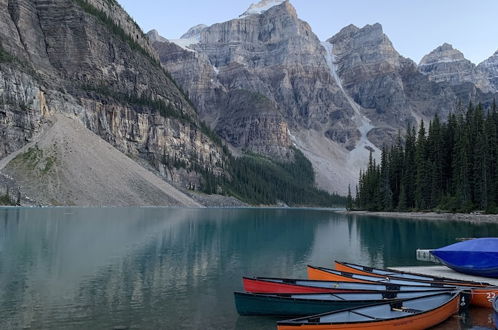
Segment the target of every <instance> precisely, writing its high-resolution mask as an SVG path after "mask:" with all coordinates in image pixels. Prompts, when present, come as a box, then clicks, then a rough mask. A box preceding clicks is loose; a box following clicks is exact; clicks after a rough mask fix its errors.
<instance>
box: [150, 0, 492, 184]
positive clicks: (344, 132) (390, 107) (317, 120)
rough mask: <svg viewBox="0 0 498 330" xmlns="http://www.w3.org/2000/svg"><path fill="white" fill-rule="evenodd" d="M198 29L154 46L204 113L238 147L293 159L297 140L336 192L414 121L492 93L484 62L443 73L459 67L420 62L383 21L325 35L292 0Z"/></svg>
mask: <svg viewBox="0 0 498 330" xmlns="http://www.w3.org/2000/svg"><path fill="white" fill-rule="evenodd" d="M192 31H195V37H194V34H192V33H191V32H190V33H187V34H186V35H184V36H183V37H182V38H183V39H182V40H183V41H181V42H178V41H173V43H167V42H162V43H161V42H159V43H158V42H155V43H154V47H155V48H156V50H158V52H159V54H160V60H161V63H162V64H163V65H164V66H165V67H166V68H167V70H168V71H170V72H171V74H172V75H173V77H174V78H175V79H176V80H177V81H178V82H179V84H180V85H181V86H182V88H183V89H184V90H186V91H187V92H188V94H189V96H190V98H191V99H192V100H193V102H194V104H195V105H196V107H197V109H198V110H199V114H200V116H201V118H203V119H204V120H205V121H206V122H207V123H209V125H210V126H211V127H212V128H213V129H214V130H215V131H216V132H217V133H218V134H219V135H220V136H221V137H222V138H223V139H225V140H226V141H227V142H228V143H230V144H231V145H232V146H233V147H234V148H235V149H236V150H251V151H254V152H258V153H263V154H265V155H268V156H271V157H279V158H282V157H283V158H284V159H285V155H286V150H288V148H289V147H290V146H291V145H293V146H295V147H297V148H298V149H299V150H301V151H302V152H303V153H304V154H305V155H306V156H307V157H308V158H309V159H310V160H311V161H312V163H313V166H314V168H315V171H316V173H317V183H318V184H319V186H320V187H321V188H324V189H327V190H329V191H340V192H342V193H345V192H346V189H347V185H348V183H353V182H355V181H356V178H357V175H358V173H359V170H360V169H361V168H364V167H365V165H366V162H367V160H368V156H369V153H370V151H374V157H376V158H378V157H380V148H381V147H382V145H384V144H386V143H387V144H389V143H392V142H393V141H395V138H396V137H397V135H398V134H399V131H400V130H401V131H403V130H404V129H406V127H407V125H409V124H410V125H417V124H418V123H420V121H422V120H427V119H429V118H432V117H433V116H434V114H435V113H436V112H437V113H438V114H439V115H440V117H442V118H443V119H444V118H445V117H446V116H447V115H448V114H449V113H450V111H454V110H455V107H456V106H457V104H459V103H462V104H465V103H467V102H469V101H474V102H478V101H482V102H485V103H486V102H487V103H490V102H491V101H492V99H493V94H492V93H491V91H493V90H492V89H491V88H488V89H486V88H485V87H486V86H488V87H489V86H490V85H489V84H487V83H486V81H487V80H486V79H483V78H484V76H483V75H482V74H481V73H479V74H478V70H477V68H475V66H473V67H471V70H470V71H471V73H472V74H464V73H461V74H460V73H459V74H457V75H455V77H453V76H451V75H449V72H448V74H446V75H445V74H444V72H445V71H444V70H452V67H448V68H446V67H437V66H435V65H433V66H427V65H422V66H418V65H417V64H416V63H414V62H413V61H412V60H410V59H407V58H404V57H403V56H401V55H400V54H399V53H398V52H397V51H396V49H394V47H393V45H392V43H391V41H390V40H389V38H388V37H387V36H386V35H385V34H384V33H383V30H382V26H381V25H380V24H374V25H367V26H365V27H363V28H358V27H356V26H354V25H350V26H348V27H345V28H344V29H343V30H341V31H340V32H339V33H337V34H336V35H334V36H333V37H332V38H330V39H329V40H327V42H320V40H319V39H318V38H317V37H316V35H315V34H314V33H313V31H312V30H311V28H310V27H309V25H308V24H307V23H306V22H303V21H301V20H300V19H299V17H298V14H297V12H296V10H295V8H294V7H293V6H292V4H291V3H290V2H289V1H260V2H259V3H255V4H253V5H251V6H250V7H249V9H248V10H247V11H246V12H244V13H243V14H242V15H241V16H240V17H239V18H237V19H233V20H230V21H227V22H223V23H219V24H214V25H212V26H209V27H206V26H202V27H201V28H194V29H192ZM187 37H189V38H190V39H188V38H187ZM174 43H176V44H178V46H179V47H177V46H175V45H174ZM457 55H458V54H457ZM437 56H444V54H443V55H441V54H433V56H432V57H433V58H436V57H437ZM428 59H429V58H427V59H426V62H427V63H428V62H429V60H428ZM427 63H423V64H427ZM465 63H466V62H465ZM433 64H434V63H433ZM423 69H425V70H423ZM456 69H458V68H456ZM473 72H475V74H473ZM436 77H437V78H436ZM476 77H477V78H476ZM478 78H479V79H478ZM241 91H244V92H243V93H242V92H241ZM251 94H252V95H254V99H251V98H248V95H251ZM231 95H236V97H237V98H241V99H245V101H244V102H243V104H241V103H240V102H239V103H235V104H234V103H233V102H230V101H229V100H233V97H230V96H231ZM241 95H245V96H244V97H241ZM258 95H259V98H260V99H267V100H268V101H267V102H262V103H261V102H258V101H257V100H258V97H257V96H258ZM241 115H242V116H241ZM286 130H287V133H285V131H286ZM286 136H287V137H286ZM289 142H291V143H289Z"/></svg>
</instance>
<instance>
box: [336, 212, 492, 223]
mask: <svg viewBox="0 0 498 330" xmlns="http://www.w3.org/2000/svg"><path fill="white" fill-rule="evenodd" d="M339 213H341V214H348V215H358V216H373V217H382V218H402V219H419V220H448V221H464V222H473V223H483V222H489V223H498V215H497V214H479V213H471V214H467V213H436V212H369V211H339Z"/></svg>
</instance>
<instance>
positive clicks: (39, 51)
mask: <svg viewBox="0 0 498 330" xmlns="http://www.w3.org/2000/svg"><path fill="white" fill-rule="evenodd" d="M0 47H1V48H0V100H1V102H0V134H1V135H2V139H1V140H0V158H2V157H4V156H6V155H7V154H9V153H11V152H13V151H15V150H17V149H19V148H20V147H22V146H23V145H25V144H27V143H28V142H29V141H31V140H32V139H33V138H34V136H36V135H37V134H38V133H40V132H39V130H40V127H41V125H42V123H43V122H44V121H50V120H51V117H52V116H53V115H54V113H65V114H69V115H71V116H75V117H77V118H78V119H79V120H80V121H81V122H82V123H83V124H84V125H85V126H86V127H87V128H88V129H90V130H91V131H93V132H94V133H96V134H97V135H99V136H100V137H102V138H103V139H104V140H106V141H108V142H110V143H111V144H112V145H113V146H114V147H116V148H117V149H118V150H120V151H121V152H123V153H125V154H127V155H129V156H130V157H134V158H136V159H142V160H145V161H147V162H148V163H150V164H151V165H152V166H153V167H154V168H155V169H156V170H159V171H162V173H163V174H164V175H165V176H169V177H170V178H176V179H177V181H178V182H182V183H185V182H184V179H183V178H181V177H179V176H178V175H177V173H176V172H175V171H174V170H170V168H173V167H172V166H168V164H165V163H167V162H166V161H165V160H172V159H174V160H175V161H176V162H181V163H183V164H185V166H186V167H190V166H191V165H192V164H194V163H195V164H197V165H200V166H201V167H205V168H208V169H209V170H211V171H213V172H215V173H221V171H222V169H221V166H222V163H223V161H224V160H223V154H222V151H221V148H220V147H219V146H217V145H216V144H215V143H214V142H213V141H211V140H210V139H209V138H208V137H207V135H206V134H205V133H204V132H203V130H202V129H200V122H199V120H198V118H197V114H196V112H195V110H194V109H193V107H192V106H191V105H190V103H189V101H188V100H187V99H186V98H185V97H184V95H183V94H182V92H181V91H180V90H179V89H178V88H177V87H176V85H175V83H174V82H173V81H172V80H171V79H170V78H169V77H168V74H167V73H166V72H165V71H164V70H163V69H162V68H161V66H160V64H159V62H158V56H157V54H156V52H155V51H154V50H153V49H152V47H151V46H150V44H149V41H148V39H147V38H146V37H145V36H144V35H143V33H142V32H141V31H140V29H139V28H138V27H137V25H136V24H135V23H134V22H133V21H132V20H131V19H130V17H129V16H128V15H127V14H126V13H125V12H124V11H123V10H122V9H121V8H120V7H119V5H118V4H117V2H115V1H114V0H0Z"/></svg>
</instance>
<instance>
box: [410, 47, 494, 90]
mask: <svg viewBox="0 0 498 330" xmlns="http://www.w3.org/2000/svg"><path fill="white" fill-rule="evenodd" d="M419 70H420V72H422V73H423V74H425V75H427V76H428V77H429V79H430V80H431V81H435V82H447V83H449V84H450V85H452V86H457V85H460V84H462V83H464V82H471V83H473V84H474V85H475V86H476V87H477V88H479V89H481V90H482V91H483V92H490V91H492V90H493V88H492V86H491V84H490V83H489V80H488V79H487V77H486V76H485V75H484V74H483V73H482V72H481V71H480V70H478V69H477V67H476V65H475V64H473V63H472V62H470V61H469V60H467V59H466V58H465V57H464V55H463V54H462V53H461V52H460V51H459V50H457V49H454V48H453V46H451V45H450V44H447V43H445V44H443V45H442V46H439V47H438V48H436V49H435V50H434V51H432V52H431V53H430V54H428V55H426V56H424V57H423V58H422V60H421V62H420V64H419Z"/></svg>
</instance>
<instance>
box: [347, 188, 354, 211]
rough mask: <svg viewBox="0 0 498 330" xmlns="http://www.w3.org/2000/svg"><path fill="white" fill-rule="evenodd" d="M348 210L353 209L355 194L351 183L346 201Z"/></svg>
mask: <svg viewBox="0 0 498 330" xmlns="http://www.w3.org/2000/svg"><path fill="white" fill-rule="evenodd" d="M346 210H348V211H351V210H353V196H352V195H351V185H349V186H348V197H347V202H346Z"/></svg>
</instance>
